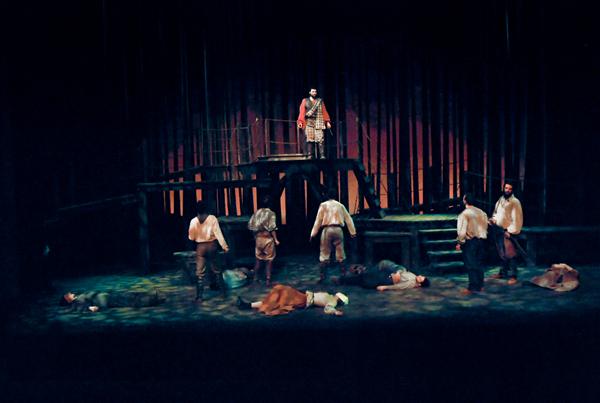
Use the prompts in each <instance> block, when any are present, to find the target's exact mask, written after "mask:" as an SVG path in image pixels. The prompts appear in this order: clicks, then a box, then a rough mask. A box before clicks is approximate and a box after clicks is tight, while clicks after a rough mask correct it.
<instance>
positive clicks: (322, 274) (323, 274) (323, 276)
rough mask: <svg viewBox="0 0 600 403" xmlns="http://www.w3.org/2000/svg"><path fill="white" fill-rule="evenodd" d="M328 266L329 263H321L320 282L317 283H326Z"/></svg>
mask: <svg viewBox="0 0 600 403" xmlns="http://www.w3.org/2000/svg"><path fill="white" fill-rule="evenodd" d="M327 266H328V263H327V262H321V263H319V281H318V282H317V283H318V284H322V283H324V282H325V280H326V279H327Z"/></svg>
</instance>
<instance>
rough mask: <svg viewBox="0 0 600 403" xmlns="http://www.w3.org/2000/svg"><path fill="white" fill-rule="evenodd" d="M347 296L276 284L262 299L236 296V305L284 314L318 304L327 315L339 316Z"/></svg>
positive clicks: (274, 313) (270, 314)
mask: <svg viewBox="0 0 600 403" xmlns="http://www.w3.org/2000/svg"><path fill="white" fill-rule="evenodd" d="M347 304H348V297H347V296H346V295H344V294H342V293H341V292H338V293H336V294H335V295H331V294H329V293H326V292H313V291H305V292H303V291H299V290H297V289H295V288H293V287H290V286H287V285H282V284H277V285H275V286H274V287H273V288H272V289H271V291H270V292H269V293H268V294H267V296H266V297H264V298H263V299H262V301H256V302H252V303H250V302H246V301H244V300H243V299H242V298H240V297H238V300H237V306H238V308H240V309H253V308H254V309H257V310H258V311H260V312H262V313H264V314H265V315H268V316H275V315H284V314H287V313H290V312H291V311H293V310H296V309H305V308H310V307H311V306H318V307H322V308H325V313H326V314H328V315H335V316H341V315H343V314H344V313H343V312H342V311H341V310H339V309H338V307H339V306H340V305H347Z"/></svg>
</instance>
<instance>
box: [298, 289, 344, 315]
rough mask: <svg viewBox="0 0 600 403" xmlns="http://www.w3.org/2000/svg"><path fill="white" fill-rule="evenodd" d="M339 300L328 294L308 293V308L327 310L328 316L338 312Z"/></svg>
mask: <svg viewBox="0 0 600 403" xmlns="http://www.w3.org/2000/svg"><path fill="white" fill-rule="evenodd" d="M337 302H338V299H337V297H336V296H335V295H331V294H329V293H326V292H312V291H306V307H307V308H308V307H310V306H312V305H314V306H320V307H323V308H325V309H324V312H325V313H326V314H333V313H336V312H337V309H335V307H336V306H337Z"/></svg>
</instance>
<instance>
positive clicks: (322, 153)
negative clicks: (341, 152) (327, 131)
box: [318, 142, 325, 160]
mask: <svg viewBox="0 0 600 403" xmlns="http://www.w3.org/2000/svg"><path fill="white" fill-rule="evenodd" d="M318 147H319V152H318V154H319V158H320V159H322V160H324V159H325V143H323V142H321V143H318Z"/></svg>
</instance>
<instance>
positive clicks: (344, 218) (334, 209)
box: [310, 200, 356, 237]
mask: <svg viewBox="0 0 600 403" xmlns="http://www.w3.org/2000/svg"><path fill="white" fill-rule="evenodd" d="M344 224H345V225H347V226H348V231H349V232H350V234H351V235H355V234H356V229H355V228H354V221H352V217H350V214H349V213H348V210H346V207H344V205H343V204H342V203H340V202H338V201H336V200H327V201H326V202H323V203H321V205H320V206H319V211H318V212H317V218H315V224H314V225H313V228H312V231H311V233H310V236H311V237H315V236H317V234H318V233H319V229H320V228H321V227H324V226H326V225H340V226H342V227H343V226H344Z"/></svg>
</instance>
